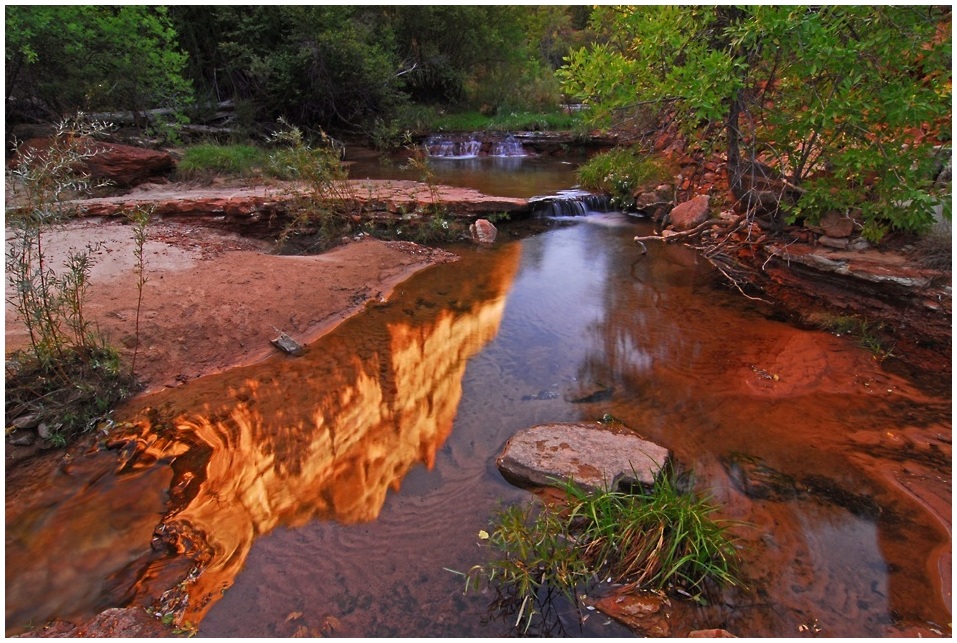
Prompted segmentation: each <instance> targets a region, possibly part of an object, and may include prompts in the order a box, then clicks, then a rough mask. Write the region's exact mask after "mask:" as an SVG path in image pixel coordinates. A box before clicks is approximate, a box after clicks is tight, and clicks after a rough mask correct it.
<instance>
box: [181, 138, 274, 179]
mask: <svg viewBox="0 0 957 643" xmlns="http://www.w3.org/2000/svg"><path fill="white" fill-rule="evenodd" d="M267 162H268V155H267V153H266V151H265V150H264V149H262V148H259V147H255V146H252V145H216V144H213V143H204V144H201V145H193V146H191V147H188V148H186V150H185V151H184V152H183V158H182V159H180V161H179V162H178V163H177V164H176V173H177V174H178V175H179V177H180V178H183V179H194V178H204V177H208V176H209V175H211V174H225V175H227V176H237V177H249V176H254V175H255V174H256V173H257V172H258V171H261V170H262V168H264V167H265V166H266V164H267Z"/></svg>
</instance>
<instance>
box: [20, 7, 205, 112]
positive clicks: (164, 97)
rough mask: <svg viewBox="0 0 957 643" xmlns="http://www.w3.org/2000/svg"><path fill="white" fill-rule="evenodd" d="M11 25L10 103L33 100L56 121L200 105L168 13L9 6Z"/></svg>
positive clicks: (147, 9)
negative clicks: (79, 114)
mask: <svg viewBox="0 0 957 643" xmlns="http://www.w3.org/2000/svg"><path fill="white" fill-rule="evenodd" d="M5 22H6V51H5V54H6V83H7V100H8V101H9V100H10V99H11V97H14V96H15V97H17V98H21V99H32V100H34V101H35V102H37V103H38V104H40V105H42V106H44V108H45V110H46V111H47V114H46V116H48V117H54V118H53V120H56V119H57V118H58V117H60V116H63V115H66V114H69V113H72V112H76V111H77V110H80V111H90V110H111V109H122V110H130V111H140V110H144V109H148V108H153V107H163V106H178V105H183V104H187V103H188V102H190V101H191V99H192V98H191V94H192V87H191V83H190V82H189V81H188V80H186V78H185V77H184V75H183V72H184V70H185V65H186V54H184V53H183V52H182V51H181V50H180V49H179V48H178V46H177V33H176V31H175V30H174V29H173V28H172V25H171V23H170V20H169V16H168V15H167V11H166V9H165V8H164V7H147V6H116V7H112V6H52V5H50V6H47V5H33V6H24V5H19V6H8V7H7V8H6V14H5Z"/></svg>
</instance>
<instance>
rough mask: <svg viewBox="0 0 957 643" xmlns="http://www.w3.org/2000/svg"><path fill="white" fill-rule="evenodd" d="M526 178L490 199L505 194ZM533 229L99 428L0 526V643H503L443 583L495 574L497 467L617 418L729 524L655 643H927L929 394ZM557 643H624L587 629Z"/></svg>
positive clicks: (596, 241) (655, 258)
mask: <svg viewBox="0 0 957 643" xmlns="http://www.w3.org/2000/svg"><path fill="white" fill-rule="evenodd" d="M499 160H501V161H502V163H500V164H499V165H503V164H506V165H507V164H516V163H517V164H521V163H525V164H526V166H528V167H531V166H534V165H535V164H536V163H541V161H537V160H533V159H495V161H499ZM487 161H488V160H487V159H476V160H475V162H476V164H478V166H479V168H480V170H482V166H481V164H482V163H486V162H487ZM529 161H531V162H530V163H529ZM487 164H488V163H486V165H487ZM508 167H511V168H512V169H508V168H506V169H505V170H503V171H504V175H509V174H512V175H514V174H522V173H521V172H515V171H514V169H515V167H517V166H515V167H513V166H511V165H509V166H508ZM485 169H487V168H485ZM383 171H384V170H383ZM568 171H569V170H568V168H567V167H565V166H564V165H563V166H561V167H560V168H559V173H560V176H558V177H554V175H549V176H550V178H549V179H547V181H551V182H553V183H554V184H555V185H552V184H549V185H548V186H547V188H546V189H543V190H542V191H543V192H544V191H551V190H554V189H559V188H561V187H568V186H569V185H570V184H569V182H568V181H569V176H570V175H568V174H566V173H567V172H568ZM370 172H371V170H370ZM479 174H480V175H482V176H485V177H486V178H487V176H488V173H487V172H484V171H479ZM534 174H535V172H531V173H530V175H534ZM546 174H547V173H546ZM504 175H503V176H504ZM371 178H381V177H377V176H372V177H371ZM482 180H486V179H482ZM526 180H527V181H530V182H531V183H521V181H526ZM515 181H519V183H514V182H515ZM540 181H541V177H539V178H538V179H536V178H534V177H533V178H528V177H527V176H526V177H525V178H521V179H517V178H515V177H514V176H513V178H512V179H509V180H508V181H506V180H504V179H501V178H499V179H492V180H491V182H490V184H489V185H486V186H484V188H485V191H486V192H488V193H495V191H494V186H495V185H496V184H502V189H503V190H505V191H508V192H511V193H510V194H504V195H505V196H514V195H517V196H526V197H527V196H531V194H529V193H527V192H529V190H530V189H532V188H530V187H529V185H536V186H537V185H541V183H540ZM558 184H561V185H558ZM556 186H557V187H556ZM470 187H475V186H474V185H471V184H470ZM480 189H482V187H480ZM543 225H544V227H545V229H544V231H542V232H539V233H538V234H535V235H533V236H528V237H525V238H519V239H513V240H510V239H509V238H507V235H501V234H500V235H499V239H500V240H499V242H498V243H497V244H496V245H495V246H494V247H492V248H475V247H470V246H456V247H454V248H452V250H453V251H454V252H456V253H457V254H459V255H460V256H461V260H460V261H458V262H454V263H451V264H445V265H439V266H434V267H431V268H429V269H426V270H424V271H422V272H420V273H418V274H416V275H415V276H413V277H412V278H410V279H409V280H408V281H406V282H405V283H403V284H401V285H400V286H399V287H398V288H397V289H396V290H395V292H394V293H393V294H392V296H391V297H390V298H389V300H388V301H378V302H373V303H371V304H370V305H369V306H368V307H367V309H366V310H365V311H364V312H363V313H361V314H359V315H357V316H355V317H352V318H350V319H348V320H347V321H345V322H344V323H342V324H340V325H339V326H338V327H336V328H335V329H334V330H332V331H331V332H329V333H328V334H326V335H325V336H323V337H321V338H320V339H319V340H317V341H316V342H314V343H313V344H311V345H310V346H309V347H308V348H307V351H306V352H305V354H304V355H302V356H301V357H295V358H294V357H288V356H284V355H277V356H275V357H274V358H271V359H269V360H267V361H265V362H262V363H259V364H255V365H252V366H247V367H242V368H237V369H233V370H230V371H228V372H225V373H220V374H217V375H213V376H209V377H205V378H202V379H199V380H195V381H191V382H189V383H187V384H186V385H184V386H182V387H181V388H177V389H172V390H168V391H163V392H160V393H157V394H155V395H153V396H150V397H147V398H140V399H138V400H137V405H136V406H135V407H131V408H127V409H125V410H124V411H123V413H122V417H120V418H119V419H120V420H122V421H123V422H124V424H121V426H120V427H119V428H118V429H117V431H118V433H119V434H121V435H123V436H125V437H124V439H122V440H121V439H115V440H114V441H113V443H114V445H116V446H119V445H121V444H123V443H125V446H122V447H121V448H119V449H118V450H100V451H96V452H91V453H89V454H85V455H83V456H82V457H76V458H75V459H74V460H73V461H72V462H70V463H69V465H67V466H66V467H64V469H63V471H62V472H60V474H59V475H58V476H57V477H56V478H55V483H54V484H52V485H50V486H49V487H47V488H38V490H37V491H36V493H35V494H34V495H33V496H31V497H27V498H23V499H21V500H19V501H18V503H17V504H16V506H14V507H11V505H10V503H8V505H7V530H6V569H7V572H6V596H7V599H6V619H7V625H6V628H7V634H8V635H11V634H13V633H17V632H18V631H22V629H23V628H24V627H25V626H26V625H27V624H28V623H31V622H32V623H38V622H43V621H44V620H46V619H48V618H50V617H52V616H58V617H62V618H69V617H75V618H81V617H85V616H89V615H92V614H95V613H96V612H97V611H99V610H101V609H104V608H105V607H106V606H111V605H119V604H143V603H144V602H147V601H148V599H149V598H150V597H156V596H159V595H160V594H163V592H164V590H166V589H167V588H170V587H172V588H173V589H172V590H170V591H167V592H166V593H165V594H163V597H162V603H163V608H164V609H165V610H169V611H177V613H179V614H182V618H183V620H184V622H188V623H190V624H192V625H198V635H199V636H203V637H240V636H242V637H247V636H256V637H280V636H327V635H331V636H349V637H359V636H361V637H385V636H389V637H394V636H398V637H426V636H428V637H433V636H441V637H452V636H466V637H493V636H504V635H507V634H509V632H510V628H511V625H512V623H510V622H505V621H504V620H502V619H500V618H496V617H494V615H493V616H491V617H490V615H489V609H488V608H489V602H490V600H491V599H492V598H493V596H494V594H493V593H489V592H486V593H484V594H483V593H478V592H469V593H465V592H464V591H463V590H464V582H463V579H462V577H461V576H460V575H457V574H455V573H453V571H449V570H455V571H467V570H468V569H469V568H470V567H472V566H473V565H475V564H479V563H482V562H483V561H485V560H487V559H488V558H489V557H490V556H492V555H493V553H492V552H491V551H489V550H488V549H487V548H486V547H484V546H483V545H482V544H480V541H479V539H478V532H479V531H480V530H482V529H488V527H489V520H490V518H491V516H492V515H493V514H494V513H495V511H496V510H497V509H498V508H499V507H501V506H504V505H508V504H512V503H525V502H530V501H532V500H533V498H534V496H533V495H532V494H530V493H529V492H527V491H524V490H521V489H518V488H515V487H513V486H512V485H510V484H508V483H507V482H505V481H504V480H503V478H502V477H501V475H500V474H499V472H498V470H497V469H496V467H495V462H494V461H495V457H496V455H497V454H498V453H499V452H500V450H501V448H502V446H503V445H504V443H505V441H506V440H507V439H508V438H509V437H510V436H511V435H512V434H514V433H515V432H516V431H518V430H519V429H522V428H524V427H527V426H531V425H535V424H542V423H548V422H577V421H595V420H598V419H599V418H601V417H602V416H604V415H605V414H611V415H613V416H614V417H615V418H617V419H619V420H621V421H622V422H624V423H625V424H626V425H627V426H629V427H631V428H632V429H633V430H635V431H636V432H638V433H639V434H640V435H642V436H643V437H645V438H647V439H650V440H652V441H654V442H656V443H658V444H661V445H663V446H665V447H667V448H668V449H670V450H671V451H672V452H673V454H674V459H675V460H676V461H677V463H679V465H680V466H681V467H682V469H684V470H687V471H693V472H694V479H695V484H696V489H697V490H698V492H699V493H703V494H710V495H711V496H712V497H713V499H714V501H715V502H716V503H718V504H719V505H720V507H721V510H720V512H719V516H720V517H721V518H724V519H729V520H734V521H739V522H740V524H739V525H738V526H736V527H735V528H734V534H735V535H736V537H737V538H738V545H739V551H740V556H741V569H742V572H743V575H744V576H745V578H746V580H747V581H748V587H747V588H745V589H734V590H726V591H725V592H723V593H722V594H721V596H720V600H716V601H714V602H712V603H711V604H710V605H708V606H698V605H692V604H688V603H683V602H681V601H678V600H673V601H672V604H673V614H672V617H671V621H672V632H673V633H674V634H676V635H681V636H683V635H686V634H687V633H688V632H690V631H692V630H698V629H707V628H718V627H720V628H724V629H727V630H728V631H730V632H732V633H734V634H736V635H738V636H746V637H758V636H760V637H767V636H774V637H784V636H812V635H820V636H828V637H886V636H917V635H923V636H934V635H949V634H950V621H951V612H950V609H951V608H950V605H951V594H950V591H951V533H950V528H951V527H950V526H951V513H950V512H951V397H950V395H951V394H950V388H949V383H947V382H942V383H941V386H940V387H936V388H933V389H929V388H928V387H927V385H926V384H921V385H918V384H917V383H916V382H913V381H910V380H907V379H905V378H903V377H902V376H899V375H895V374H892V373H889V372H887V371H886V370H884V369H882V367H881V365H880V364H879V363H877V361H876V360H875V359H874V358H873V357H872V356H871V354H870V353H868V352H867V351H866V350H864V349H863V348H862V347H860V346H859V345H858V343H857V342H856V341H855V340H854V338H851V337H838V336H834V335H831V334H828V333H825V332H820V331H809V330H802V329H797V328H795V327H793V326H790V325H788V324H785V323H783V322H781V321H777V320H775V319H774V318H773V317H772V316H770V315H769V314H768V313H767V311H766V310H764V309H763V308H761V307H760V306H759V305H757V304H753V303H752V302H749V301H747V300H745V299H743V298H742V297H740V295H738V294H737V293H736V292H734V291H731V290H729V289H727V288H724V287H722V286H721V285H720V282H719V281H718V280H717V278H716V276H715V273H714V271H713V270H712V269H711V268H710V266H709V265H708V264H707V262H705V261H703V260H701V259H699V258H698V257H697V256H696V254H695V253H694V252H692V251H690V250H688V249H685V248H683V247H679V246H661V245H652V244H649V252H648V254H647V255H646V256H641V255H640V254H639V253H638V252H637V250H636V248H635V247H634V244H633V243H632V242H631V239H632V237H634V236H635V235H636V234H643V235H644V234H650V232H651V226H650V224H649V223H648V222H647V221H644V220H641V219H636V218H633V217H629V216H626V215H624V214H621V213H602V214H599V213H594V214H590V215H588V216H585V217H576V218H562V219H554V220H551V221H549V222H548V223H547V225H545V224H543ZM503 236H504V237H505V238H503ZM596 390H599V391H602V393H603V394H602V395H599V396H594V395H592V396H589V395H587V393H588V392H593V391H596ZM583 399H584V400H589V401H581V400H583ZM130 437H132V439H131V440H129V441H128V442H127V439H128V438H130ZM118 457H119V463H118V460H117V458H118ZM161 519H162V526H161V527H158V526H157V525H158V524H159V523H160V520H161ZM184 578H185V579H187V580H186V581H185V582H182V583H180V581H181V580H182V579H184ZM567 623H568V624H569V625H568V629H567V631H566V633H567V634H569V635H572V636H591V637H598V636H626V635H628V632H627V630H625V629H624V628H623V627H622V626H620V625H617V624H616V623H614V622H612V621H611V620H610V619H608V618H607V617H605V616H603V615H601V614H599V613H597V612H592V613H589V614H588V618H587V620H586V621H585V623H584V626H583V629H581V630H579V629H578V625H577V622H575V619H574V618H572V617H570V616H569V617H568V619H567Z"/></svg>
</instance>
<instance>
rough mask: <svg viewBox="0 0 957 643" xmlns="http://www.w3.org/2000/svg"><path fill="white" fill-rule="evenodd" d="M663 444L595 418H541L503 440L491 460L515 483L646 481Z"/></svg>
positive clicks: (611, 485) (662, 455)
mask: <svg viewBox="0 0 957 643" xmlns="http://www.w3.org/2000/svg"><path fill="white" fill-rule="evenodd" d="M668 457H669V453H668V450H667V449H666V448H664V447H662V446H659V445H657V444H655V443H653V442H649V441H647V440H643V439H641V438H639V437H638V436H637V435H634V434H630V433H618V432H614V431H610V430H608V429H606V428H604V427H603V426H602V425H600V424H582V423H567V424H542V425H539V426H533V427H530V428H527V429H523V430H521V431H519V432H518V433H516V434H515V435H513V436H512V437H511V438H510V439H509V441H508V442H507V443H506V444H505V448H504V449H503V451H502V453H501V455H499V457H498V458H497V459H496V465H498V468H499V470H500V471H501V472H502V475H503V476H505V477H506V478H507V479H509V480H512V481H514V482H515V483H517V484H519V485H527V486H555V485H556V480H559V481H566V480H569V479H572V480H574V481H575V482H576V483H578V484H579V485H580V486H582V487H585V488H588V489H597V488H604V489H615V488H617V487H618V486H619V485H620V484H622V483H626V484H641V485H645V486H650V485H652V484H654V481H655V479H656V478H657V477H658V474H659V473H660V472H661V469H662V468H663V467H664V466H665V464H667V462H668Z"/></svg>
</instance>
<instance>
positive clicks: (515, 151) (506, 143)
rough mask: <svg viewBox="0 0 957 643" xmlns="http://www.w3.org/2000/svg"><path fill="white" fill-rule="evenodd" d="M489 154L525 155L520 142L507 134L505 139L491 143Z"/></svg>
mask: <svg viewBox="0 0 957 643" xmlns="http://www.w3.org/2000/svg"><path fill="white" fill-rule="evenodd" d="M489 156H507V157H512V156H526V154H525V149H524V148H523V147H522V142H521V141H520V140H518V139H517V138H515V137H514V136H512V135H511V134H509V135H508V136H507V137H506V138H505V140H503V141H497V142H495V143H492V152H491V153H490V154H489Z"/></svg>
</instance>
